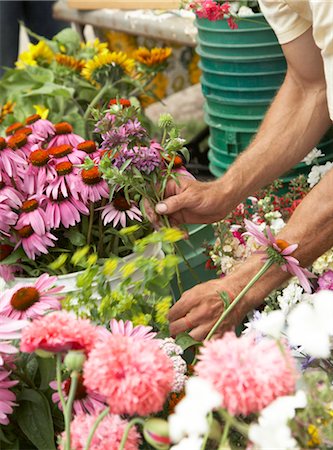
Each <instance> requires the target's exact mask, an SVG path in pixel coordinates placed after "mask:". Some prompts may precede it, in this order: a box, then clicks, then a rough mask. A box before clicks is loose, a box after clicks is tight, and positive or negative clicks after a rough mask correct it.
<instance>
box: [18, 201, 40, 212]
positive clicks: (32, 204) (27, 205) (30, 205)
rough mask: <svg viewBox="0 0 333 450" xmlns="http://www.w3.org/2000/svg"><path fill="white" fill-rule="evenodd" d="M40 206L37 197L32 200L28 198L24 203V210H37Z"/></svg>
mask: <svg viewBox="0 0 333 450" xmlns="http://www.w3.org/2000/svg"><path fill="white" fill-rule="evenodd" d="M37 208H38V202H37V200H35V199H32V200H26V201H25V202H23V203H22V208H21V209H22V211H23V212H31V211H35V209H37Z"/></svg>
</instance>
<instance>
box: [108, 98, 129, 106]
mask: <svg viewBox="0 0 333 450" xmlns="http://www.w3.org/2000/svg"><path fill="white" fill-rule="evenodd" d="M113 105H120V106H122V107H123V108H129V107H130V106H131V102H130V100H128V99H127V98H119V99H117V98H112V99H111V100H110V101H109V108H110V107H111V106H113Z"/></svg>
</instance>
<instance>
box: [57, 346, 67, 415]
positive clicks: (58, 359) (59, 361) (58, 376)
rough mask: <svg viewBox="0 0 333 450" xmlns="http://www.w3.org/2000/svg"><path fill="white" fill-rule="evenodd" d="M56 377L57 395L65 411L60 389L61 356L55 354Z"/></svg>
mask: <svg viewBox="0 0 333 450" xmlns="http://www.w3.org/2000/svg"><path fill="white" fill-rule="evenodd" d="M56 376H57V389H58V394H59V398H60V402H61V406H62V410H63V411H65V409H66V402H65V398H64V395H63V393H62V387H61V383H62V379H61V354H60V353H57V364H56Z"/></svg>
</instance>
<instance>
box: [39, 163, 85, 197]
mask: <svg viewBox="0 0 333 450" xmlns="http://www.w3.org/2000/svg"><path fill="white" fill-rule="evenodd" d="M55 170H56V172H57V177H56V178H55V179H54V180H52V181H51V182H50V183H49V185H48V186H47V187H46V190H45V192H46V195H47V196H48V197H51V198H53V199H57V198H59V197H60V196H62V197H69V196H70V194H72V195H76V194H77V192H78V177H77V173H78V169H77V168H76V167H74V166H73V164H72V163H71V162H69V161H63V162H61V163H59V164H56V166H55Z"/></svg>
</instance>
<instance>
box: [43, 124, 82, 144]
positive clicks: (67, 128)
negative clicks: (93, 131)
mask: <svg viewBox="0 0 333 450" xmlns="http://www.w3.org/2000/svg"><path fill="white" fill-rule="evenodd" d="M54 128H55V133H56V135H55V136H54V137H53V138H52V139H51V140H50V142H49V145H48V148H51V147H57V146H58V145H67V144H69V145H71V146H72V147H76V146H77V145H78V144H80V143H81V142H83V141H84V139H83V138H82V137H81V136H79V135H78V134H74V133H73V127H72V125H70V124H69V123H67V122H60V123H56V124H55V125H54Z"/></svg>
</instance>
